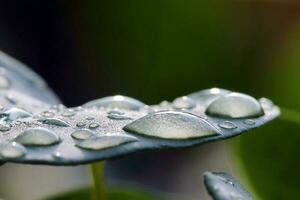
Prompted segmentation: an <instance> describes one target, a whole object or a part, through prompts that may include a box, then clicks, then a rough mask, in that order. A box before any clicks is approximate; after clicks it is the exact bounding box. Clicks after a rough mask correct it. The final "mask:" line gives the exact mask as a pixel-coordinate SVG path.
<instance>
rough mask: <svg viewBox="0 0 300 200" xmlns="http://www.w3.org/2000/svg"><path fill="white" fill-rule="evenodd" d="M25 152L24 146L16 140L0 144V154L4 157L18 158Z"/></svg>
mask: <svg viewBox="0 0 300 200" xmlns="http://www.w3.org/2000/svg"><path fill="white" fill-rule="evenodd" d="M25 154H26V148H25V147H24V146H23V145H21V144H19V143H17V142H9V143H6V144H1V145H0V155H1V156H2V157H4V158H20V157H23V156H24V155H25Z"/></svg>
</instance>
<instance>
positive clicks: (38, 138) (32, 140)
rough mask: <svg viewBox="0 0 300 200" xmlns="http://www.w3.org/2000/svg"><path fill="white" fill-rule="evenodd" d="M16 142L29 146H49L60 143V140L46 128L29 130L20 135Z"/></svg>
mask: <svg viewBox="0 0 300 200" xmlns="http://www.w3.org/2000/svg"><path fill="white" fill-rule="evenodd" d="M15 141H16V142H18V143H21V144H23V145H28V146H47V145H51V144H56V143H59V142H60V138H59V136H58V135H56V133H54V132H53V131H50V130H49V129H46V128H29V129H27V130H25V131H23V132H22V133H21V134H20V135H18V136H17V137H16V138H15Z"/></svg>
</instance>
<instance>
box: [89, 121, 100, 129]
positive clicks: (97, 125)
mask: <svg viewBox="0 0 300 200" xmlns="http://www.w3.org/2000/svg"><path fill="white" fill-rule="evenodd" d="M98 127H99V124H98V123H95V122H93V123H91V124H90V125H89V128H91V129H96V128H98Z"/></svg>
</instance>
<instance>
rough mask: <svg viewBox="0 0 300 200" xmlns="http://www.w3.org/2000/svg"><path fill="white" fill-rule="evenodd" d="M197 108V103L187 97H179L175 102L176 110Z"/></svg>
mask: <svg viewBox="0 0 300 200" xmlns="http://www.w3.org/2000/svg"><path fill="white" fill-rule="evenodd" d="M195 106H196V103H195V101H194V100H193V99H191V98H189V97H187V96H183V97H178V98H176V99H175V100H174V101H173V107H174V108H176V109H192V108H194V107H195Z"/></svg>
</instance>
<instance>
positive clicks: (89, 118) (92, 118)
mask: <svg viewBox="0 0 300 200" xmlns="http://www.w3.org/2000/svg"><path fill="white" fill-rule="evenodd" d="M94 119H95V117H91V116H89V117H87V118H86V120H88V121H91V120H94Z"/></svg>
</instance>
